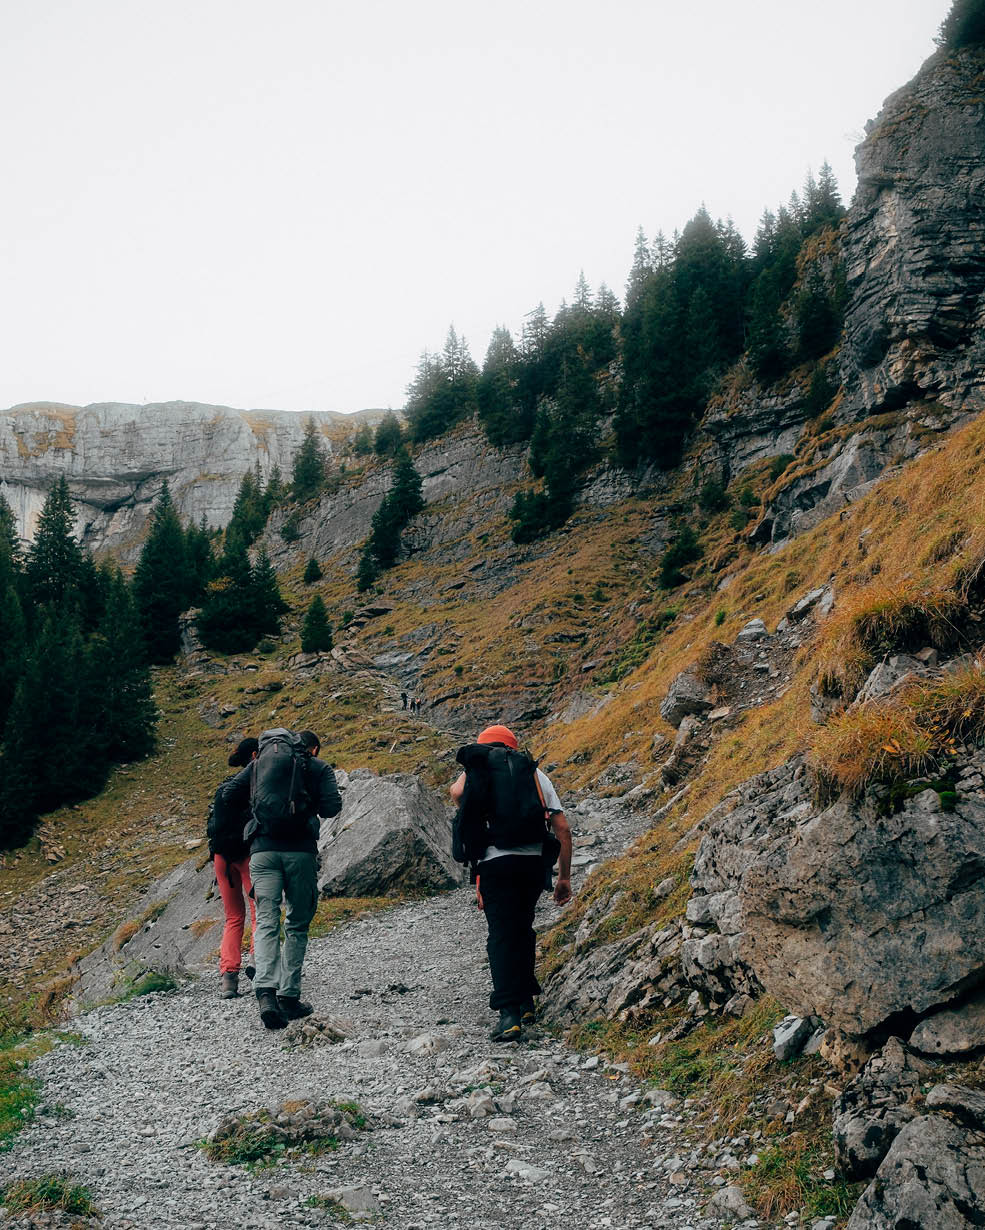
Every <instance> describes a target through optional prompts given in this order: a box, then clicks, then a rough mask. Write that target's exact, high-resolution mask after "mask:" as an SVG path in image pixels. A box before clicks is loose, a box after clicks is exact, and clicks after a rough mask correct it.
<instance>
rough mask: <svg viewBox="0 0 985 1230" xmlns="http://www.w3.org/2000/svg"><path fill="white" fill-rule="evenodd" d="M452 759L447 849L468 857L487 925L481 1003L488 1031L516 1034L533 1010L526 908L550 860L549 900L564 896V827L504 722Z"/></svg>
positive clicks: (532, 951)
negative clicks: (485, 1005)
mask: <svg viewBox="0 0 985 1230" xmlns="http://www.w3.org/2000/svg"><path fill="white" fill-rule="evenodd" d="M456 759H457V760H458V762H459V764H461V765H462V766H463V769H464V772H463V773H462V774H461V775H460V776H459V777H458V779H457V781H455V782H454V784H453V785H452V787H451V790H450V793H451V797H452V800H453V801H454V803H455V804H456V805H458V808H459V814H458V816H457V817H456V831H457V832H462V831H464V838H463V841H462V844H461V847H460V848H456V850H455V851H454V853H455V857H456V858H458V859H459V861H462V862H471V863H472V864H473V873H474V879H475V895H476V904H477V905H478V907H479V909H480V910H483V912H484V913H485V916H486V925H487V927H488V929H489V934H488V938H487V940H486V952H487V954H488V956H489V970H490V973H491V975H492V984H493V989H492V994H491V995H490V996H489V1007H490V1008H492V1009H493V1011H494V1012H495V1011H498V1012H499V1023H498V1025H497V1026H496V1029H495V1030H494V1031H493V1033H492V1039H493V1041H494V1042H513V1041H518V1040H519V1038H520V1036H521V1033H522V1028H523V1025H524V1024H525V1023H531V1022H532V1021H533V1020H534V1019H535V1017H536V1009H535V1007H534V996H535V995H539V994H540V984H539V983H538V982H537V976H536V973H535V972H534V964H535V957H536V935H535V933H534V927H533V923H534V910H535V908H536V905H537V898H538V897H539V896H540V894H541V892H542V891H543V890H544V889H545V888H547V889H550V882H551V873H552V868H553V866H554V863H555V861H557V862H558V879H557V884H556V885H555V886H554V900H555V901H556V902H557V904H558V905H565V904H566V903H567V902H568V901H570V900H571V829H570V828H569V826H568V821H567V819H566V818H565V815H564V811H563V810H562V808H561V800H560V799H559V798H558V795H557V791H556V790H555V789H554V786H553V785H552V784H551V781H550V779H549V778H548V776H547V774H546V773H542V772H541V770H540V769H538V768H537V766H536V762H535V761H533V760H531V759H530V757H529V756H526V755H524V754H523V753H522V752H520V751H519V749H518V745H517V739H516V735H514V733H513V732H512V731H511V730H510V729H509V728H508V727H507V726H489V727H487V729H485V730H484V731H483V732H482V733H481V734H480V735H479V737H478V741H477V742H476V743H473V744H470V745H468V746H466V747H463V748H460V749H459V751H458V755H457V756H456ZM462 825H464V830H462V829H461V828H460V826H462Z"/></svg>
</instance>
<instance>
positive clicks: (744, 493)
mask: <svg viewBox="0 0 985 1230" xmlns="http://www.w3.org/2000/svg"><path fill="white" fill-rule="evenodd" d="M739 503H740V504H741V505H742V507H743V508H752V507H754V505H756V504H758V503H759V500H757V499H756V495H755V492H754V491H753V489H752V488H751V487H750V486H749V485H748V484H747V485H746V486H745V487H743V488H742V490H741V491H740V492H739Z"/></svg>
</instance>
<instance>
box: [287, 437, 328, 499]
mask: <svg viewBox="0 0 985 1230" xmlns="http://www.w3.org/2000/svg"><path fill="white" fill-rule="evenodd" d="M324 485H325V454H324V451H323V449H322V445H321V437H320V434H319V431H318V428H317V426H316V424H315V420H314V419H313V418H309V419H308V421H307V422H306V423H305V425H304V439H303V440H302V442H301V447H300V448H299V449H298V451H297V453H296V454H295V456H294V466H293V470H292V474H291V494H292V495H293V497H294V499H295V500H297V501H298V502H299V503H301V504H303V503H304V502H305V501H306V500H310V499H313V498H314V497H315V496H316V495H319V494H320V492H321V490H322V488H323V487H324Z"/></svg>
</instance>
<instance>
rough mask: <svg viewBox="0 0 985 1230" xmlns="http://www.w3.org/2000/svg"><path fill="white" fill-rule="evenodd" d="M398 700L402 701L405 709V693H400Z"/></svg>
mask: <svg viewBox="0 0 985 1230" xmlns="http://www.w3.org/2000/svg"><path fill="white" fill-rule="evenodd" d="M400 699H401V701H402V703H403V706H404V708H405V709H406V708H407V693H406V692H401V693H400Z"/></svg>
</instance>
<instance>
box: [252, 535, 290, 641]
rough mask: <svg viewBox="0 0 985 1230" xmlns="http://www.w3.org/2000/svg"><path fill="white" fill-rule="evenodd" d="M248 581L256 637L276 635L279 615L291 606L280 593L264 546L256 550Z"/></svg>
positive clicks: (278, 628)
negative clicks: (251, 591) (251, 596)
mask: <svg viewBox="0 0 985 1230" xmlns="http://www.w3.org/2000/svg"><path fill="white" fill-rule="evenodd" d="M250 583H251V588H252V590H253V605H254V611H255V615H254V625H253V626H254V630H255V632H256V636H257V639H258V640H259V638H260V637H261V636H276V635H278V634H279V633H280V621H281V616H282V615H285V614H287V612H288V611H289V610H290V609H291V608H290V607H289V606H288V605H287V603H286V602H285V601H284V598H283V596H282V595H281V592H280V587H279V586H278V584H277V573H276V572H275V571H274V566H273V564H271V562H270V556H269V555H268V554H267V550H266V548H265V547H261V548H260V550H259V551H258V552H257V558H256V563H255V564H254V565H253V567H252V568H251V570H250ZM255 643H256V641H254V644H255Z"/></svg>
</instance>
